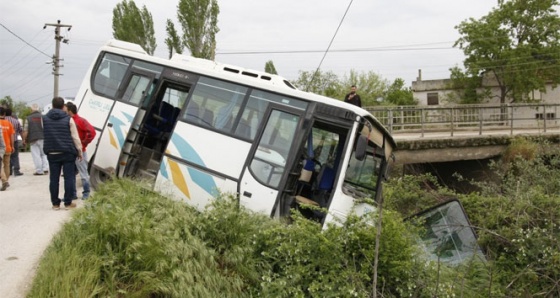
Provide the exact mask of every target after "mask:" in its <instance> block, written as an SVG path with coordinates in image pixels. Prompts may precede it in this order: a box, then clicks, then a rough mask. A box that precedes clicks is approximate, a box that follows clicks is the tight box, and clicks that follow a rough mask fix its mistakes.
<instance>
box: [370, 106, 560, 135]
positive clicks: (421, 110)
mask: <svg viewBox="0 0 560 298" xmlns="http://www.w3.org/2000/svg"><path fill="white" fill-rule="evenodd" d="M365 109H366V110H368V111H369V112H370V113H372V114H373V115H374V116H375V117H376V118H377V119H378V120H379V121H380V122H381V123H383V125H385V127H386V128H387V129H388V130H389V132H391V133H392V134H398V133H410V132H417V133H420V136H421V137H424V135H425V133H429V132H448V133H449V134H450V136H454V133H455V132H459V131H470V132H473V131H478V134H479V135H482V134H483V133H484V132H486V131H496V130H502V131H503V130H509V134H511V135H513V134H514V131H515V130H526V129H533V130H536V129H538V130H539V131H542V132H547V130H550V129H557V128H559V127H560V114H559V112H560V104H542V103H540V104H530V103H523V104H506V105H454V106H443V107H439V106H438V107H430V106H398V107H395V106H386V107H378V106H375V107H365Z"/></svg>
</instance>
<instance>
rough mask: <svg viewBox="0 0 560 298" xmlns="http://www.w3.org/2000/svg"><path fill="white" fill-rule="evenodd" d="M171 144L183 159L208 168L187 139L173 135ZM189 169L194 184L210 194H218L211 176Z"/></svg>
mask: <svg viewBox="0 0 560 298" xmlns="http://www.w3.org/2000/svg"><path fill="white" fill-rule="evenodd" d="M171 142H172V143H173V144H174V145H175V148H177V149H178V151H179V155H180V156H181V158H183V159H185V160H188V161H190V162H192V163H194V164H197V165H199V166H201V167H206V165H205V164H204V161H203V160H202V158H200V156H199V155H198V153H196V151H195V150H194V148H193V147H192V146H191V145H190V144H189V143H188V142H187V141H186V140H185V139H183V138H182V137H180V136H178V135H177V134H173V136H172V137H171ZM187 169H188V171H189V175H190V176H191V179H192V180H193V181H194V183H196V184H198V186H200V187H201V188H202V189H204V190H205V191H206V192H207V193H209V194H214V193H215V192H216V190H217V186H216V183H215V182H214V179H213V178H212V176H211V175H209V174H207V173H204V172H201V171H198V170H196V169H191V168H187Z"/></svg>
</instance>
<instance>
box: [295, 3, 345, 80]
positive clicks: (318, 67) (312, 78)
mask: <svg viewBox="0 0 560 298" xmlns="http://www.w3.org/2000/svg"><path fill="white" fill-rule="evenodd" d="M352 2H354V0H350V3H348V7H346V11H345V12H344V15H343V16H342V19H341V20H340V23H338V27H337V28H336V31H335V32H334V35H333V37H332V38H331V42H330V43H329V46H328V47H327V49H326V50H325V54H324V55H323V58H321V62H319V65H318V66H317V69H316V70H315V73H313V76H312V77H311V80H309V83H307V86H306V87H305V90H306V91H307V90H308V89H309V86H311V83H313V80H314V79H315V76H316V75H317V73H318V72H319V69H320V68H321V65H322V64H323V61H324V60H325V57H327V53H328V52H329V49H330V48H331V46H332V43H333V42H334V39H335V37H336V34H337V33H338V30H339V29H340V27H341V26H342V23H343V22H344V18H346V14H348V10H350V6H352Z"/></svg>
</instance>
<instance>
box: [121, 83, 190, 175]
mask: <svg viewBox="0 0 560 298" xmlns="http://www.w3.org/2000/svg"><path fill="white" fill-rule="evenodd" d="M189 90H190V86H186V85H179V84H173V83H169V82H163V83H162V84H161V87H160V88H159V89H158V91H157V92H156V94H155V96H153V97H152V98H154V99H155V100H153V101H151V102H145V103H144V104H143V106H144V107H145V109H146V114H145V116H144V117H143V119H142V122H141V123H140V124H139V126H138V127H139V129H138V131H137V132H132V133H131V135H130V139H131V140H133V144H132V146H131V149H130V153H127V152H125V151H124V150H123V155H124V156H122V157H121V158H126V157H125V156H128V158H127V159H128V160H127V162H126V165H125V168H124V169H123V175H124V176H131V177H137V178H140V179H143V180H150V181H151V182H154V181H155V178H156V176H157V173H158V171H159V167H160V163H161V160H162V157H163V154H164V152H165V149H166V148H167V145H168V144H169V140H170V138H171V134H172V132H173V128H174V127H175V124H176V123H177V120H178V117H179V115H180V114H181V110H182V107H183V106H184V105H185V102H186V100H187V97H188V95H189ZM121 164H122V163H121Z"/></svg>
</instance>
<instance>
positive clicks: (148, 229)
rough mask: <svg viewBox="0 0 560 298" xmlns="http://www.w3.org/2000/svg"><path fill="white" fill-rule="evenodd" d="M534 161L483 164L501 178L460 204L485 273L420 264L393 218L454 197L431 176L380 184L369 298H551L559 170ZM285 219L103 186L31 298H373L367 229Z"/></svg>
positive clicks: (370, 231)
mask: <svg viewBox="0 0 560 298" xmlns="http://www.w3.org/2000/svg"><path fill="white" fill-rule="evenodd" d="M524 148H529V147H524ZM514 151H515V150H513V149H512V150H511V151H510V152H514ZM523 152H526V150H523ZM543 156H544V155H542V154H540V153H539V151H536V154H534V155H532V159H530V160H526V159H521V158H517V157H515V155H513V157H511V158H510V159H508V161H507V162H503V163H496V164H495V165H494V166H493V167H494V169H495V171H497V173H498V174H499V177H502V180H501V181H490V182H488V183H485V184H481V185H479V186H480V189H481V192H480V193H472V194H469V195H459V196H458V198H459V199H460V201H461V202H462V204H463V206H464V208H465V210H466V212H467V214H468V215H469V218H470V221H471V224H472V225H473V226H474V227H475V229H476V230H477V232H478V235H479V243H480V245H481V247H482V249H483V250H484V252H485V253H486V254H487V257H488V262H487V263H477V262H468V263H466V264H462V265H460V266H457V267H449V266H446V265H444V264H442V263H439V264H438V263H437V262H430V261H427V258H425V256H424V253H423V251H422V250H421V249H419V248H418V240H417V236H416V235H418V231H419V228H418V227H414V226H412V225H411V224H409V223H405V222H403V217H407V216H410V215H412V214H414V213H416V212H418V211H420V210H422V209H425V208H427V207H430V206H432V205H435V204H437V203H440V202H443V201H445V200H447V199H448V198H450V197H452V196H456V195H455V194H454V193H453V192H452V191H450V190H448V189H445V188H443V187H441V186H440V185H439V184H438V183H437V181H436V180H435V179H434V178H433V177H431V176H404V177H399V178H396V179H392V180H390V181H388V183H387V184H386V187H385V190H384V194H385V202H386V204H385V207H386V208H385V211H384V212H383V229H382V234H381V242H380V243H381V244H380V250H379V264H378V270H377V271H378V284H377V285H378V286H377V293H378V297H481V296H485V297H503V296H506V297H558V296H560V285H559V284H560V269H559V268H560V246H559V242H558V239H560V227H559V218H560V208H558V205H559V203H560V160H559V158H558V155H556V156H555V157H554V155H550V154H548V155H547V156H548V157H547V158H544V157H543ZM551 156H552V157H551ZM543 177H546V178H543ZM370 216H375V215H374V214H370ZM286 221H287V220H286ZM289 221H290V222H289V223H288V222H282V221H278V220H271V219H269V218H267V217H265V216H262V215H259V214H254V213H251V212H248V211H246V210H244V209H243V208H240V207H239V206H238V205H237V202H236V200H235V199H234V198H233V197H230V196H227V195H222V196H221V197H220V198H219V199H218V200H216V202H215V203H214V204H213V206H212V207H211V208H209V209H208V210H206V211H204V212H197V211H195V210H193V209H192V208H190V207H188V206H187V205H186V204H184V203H182V202H176V201H172V200H169V199H167V198H164V197H162V196H160V195H158V194H155V193H153V192H151V191H147V190H145V189H144V188H142V187H139V185H138V184H137V183H134V182H132V181H129V180H116V181H112V182H110V183H107V184H105V185H104V186H103V187H102V189H101V190H99V191H98V192H97V193H96V195H95V197H94V198H92V199H91V200H90V201H89V202H88V204H86V208H83V209H79V210H76V211H75V214H74V217H73V219H72V221H70V222H69V223H67V224H66V225H65V226H64V227H63V229H62V231H61V232H60V233H59V234H58V235H57V236H56V237H55V238H54V240H53V242H52V244H51V246H50V247H49V248H48V249H47V251H46V252H45V254H44V257H43V260H42V261H41V264H40V267H39V269H38V271H37V276H36V278H35V280H34V283H33V287H32V289H31V292H30V294H29V297H70V296H74V297H371V296H372V293H373V288H372V287H373V285H372V282H373V272H374V269H373V264H374V247H375V235H376V229H375V227H374V226H372V225H371V224H370V223H371V222H375V218H356V217H351V218H349V219H348V220H347V221H346V222H345V223H341V224H339V225H332V226H329V227H328V228H326V229H322V227H320V226H319V225H318V224H317V223H315V222H313V221H308V220H306V219H305V218H303V217H302V216H300V215H299V214H294V215H293V216H292V218H290V219H289Z"/></svg>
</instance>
